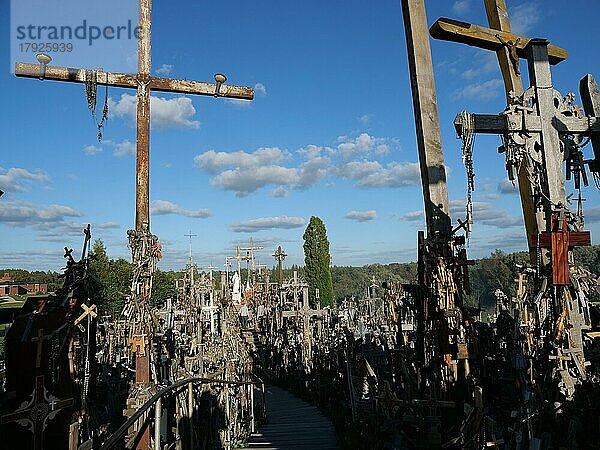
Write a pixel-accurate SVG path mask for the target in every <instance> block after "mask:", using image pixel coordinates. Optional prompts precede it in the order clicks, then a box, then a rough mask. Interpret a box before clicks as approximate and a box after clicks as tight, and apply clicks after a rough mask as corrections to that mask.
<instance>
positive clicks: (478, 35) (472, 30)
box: [429, 17, 569, 65]
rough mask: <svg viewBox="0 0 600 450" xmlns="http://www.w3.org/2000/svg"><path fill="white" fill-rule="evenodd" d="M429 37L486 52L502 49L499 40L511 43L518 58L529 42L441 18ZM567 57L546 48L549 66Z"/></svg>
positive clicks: (560, 50) (520, 37) (515, 35)
mask: <svg viewBox="0 0 600 450" xmlns="http://www.w3.org/2000/svg"><path fill="white" fill-rule="evenodd" d="M429 33H430V34H431V37H433V38H435V39H441V40H444V41H452V42H460V43H462V44H467V45H470V46H473V47H478V48H483V49H486V50H492V51H498V50H500V49H501V48H502V47H503V44H502V42H500V39H498V37H496V35H498V36H500V38H501V39H502V40H503V41H504V42H508V41H512V42H513V43H514V44H515V47H516V50H517V55H518V56H519V57H520V58H526V57H527V54H526V51H525V48H526V47H527V45H528V44H529V41H531V38H528V37H525V36H520V35H517V34H513V33H509V32H506V31H500V30H493V29H491V28H486V27H482V26H479V25H473V24H470V23H467V22H461V21H459V20H454V19H448V18H445V17H442V18H440V19H438V20H436V21H435V22H434V24H433V25H432V26H431V28H430V29H429ZM568 56H569V52H567V51H566V50H565V49H564V48H561V47H557V46H556V45H549V46H548V59H549V61H550V64H552V65H554V64H558V63H559V62H561V61H564V60H565V59H567V57H568Z"/></svg>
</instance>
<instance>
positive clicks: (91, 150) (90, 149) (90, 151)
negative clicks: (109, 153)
mask: <svg viewBox="0 0 600 450" xmlns="http://www.w3.org/2000/svg"><path fill="white" fill-rule="evenodd" d="M101 151H102V147H97V146H95V145H86V146H85V147H83V153H85V154H86V155H95V154H96V153H100V152H101Z"/></svg>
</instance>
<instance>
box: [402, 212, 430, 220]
mask: <svg viewBox="0 0 600 450" xmlns="http://www.w3.org/2000/svg"><path fill="white" fill-rule="evenodd" d="M400 220H405V221H407V222H422V221H424V220H425V212H424V211H423V210H422V209H420V210H418V211H411V212H408V213H406V214H404V215H402V216H400Z"/></svg>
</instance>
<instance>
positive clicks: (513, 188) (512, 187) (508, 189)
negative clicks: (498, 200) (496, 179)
mask: <svg viewBox="0 0 600 450" xmlns="http://www.w3.org/2000/svg"><path fill="white" fill-rule="evenodd" d="M498 192H500V193H501V194H518V193H519V190H518V189H517V183H516V182H515V183H513V182H512V181H510V180H502V181H501V182H500V183H498Z"/></svg>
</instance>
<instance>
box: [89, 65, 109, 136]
mask: <svg viewBox="0 0 600 450" xmlns="http://www.w3.org/2000/svg"><path fill="white" fill-rule="evenodd" d="M105 76H106V80H105V84H104V86H105V90H104V105H103V107H102V117H101V118H100V122H98V119H97V117H96V95H97V90H98V71H97V70H89V69H85V80H84V84H85V97H86V99H87V104H88V109H89V110H90V112H91V114H92V118H93V119H94V122H95V123H96V126H97V127H98V142H102V129H103V128H104V123H105V122H106V120H108V73H105Z"/></svg>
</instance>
